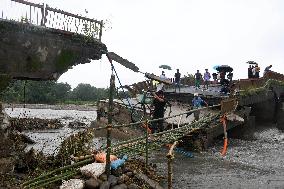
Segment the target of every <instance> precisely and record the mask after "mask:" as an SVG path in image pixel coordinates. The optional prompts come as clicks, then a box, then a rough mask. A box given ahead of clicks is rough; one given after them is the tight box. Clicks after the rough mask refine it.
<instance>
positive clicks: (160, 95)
mask: <svg viewBox="0 0 284 189" xmlns="http://www.w3.org/2000/svg"><path fill="white" fill-rule="evenodd" d="M153 96H154V100H153V106H154V111H153V119H159V118H164V114H165V106H166V104H169V105H170V103H169V102H168V101H167V100H166V99H165V96H164V92H163V91H162V90H160V91H158V92H157V93H153ZM163 122H164V121H163V120H159V121H155V122H152V126H151V127H150V128H151V129H152V132H153V133H156V132H161V131H163V130H164V126H163Z"/></svg>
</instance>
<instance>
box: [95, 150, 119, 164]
mask: <svg viewBox="0 0 284 189" xmlns="http://www.w3.org/2000/svg"><path fill="white" fill-rule="evenodd" d="M95 160H96V161H97V162H99V163H105V162H106V153H104V152H101V153H98V154H96V156H95ZM115 160H117V157H116V156H114V155H110V161H115Z"/></svg>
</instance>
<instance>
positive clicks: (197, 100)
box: [192, 93, 208, 121]
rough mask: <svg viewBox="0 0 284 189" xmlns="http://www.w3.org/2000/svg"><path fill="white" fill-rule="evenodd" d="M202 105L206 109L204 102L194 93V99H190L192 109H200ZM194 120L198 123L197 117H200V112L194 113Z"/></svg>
mask: <svg viewBox="0 0 284 189" xmlns="http://www.w3.org/2000/svg"><path fill="white" fill-rule="evenodd" d="M203 105H206V106H207V107H208V104H207V102H205V101H204V100H202V99H201V98H200V97H199V96H198V93H194V97H193V99H192V107H193V109H199V108H201V107H202V106H203ZM193 114H194V120H195V121H198V120H199V115H200V110H196V111H195V112H194V113H193Z"/></svg>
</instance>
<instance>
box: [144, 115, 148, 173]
mask: <svg viewBox="0 0 284 189" xmlns="http://www.w3.org/2000/svg"><path fill="white" fill-rule="evenodd" d="M148 122H149V121H148V120H146V122H145V126H146V127H145V132H146V134H145V135H146V144H145V145H146V148H145V149H146V157H145V159H146V162H145V164H146V165H145V166H146V168H147V167H148V160H149V139H148V137H149V131H148V124H149V123H148Z"/></svg>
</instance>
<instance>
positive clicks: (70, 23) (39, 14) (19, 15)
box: [0, 0, 103, 41]
mask: <svg viewBox="0 0 284 189" xmlns="http://www.w3.org/2000/svg"><path fill="white" fill-rule="evenodd" d="M0 11H1V12H0V17H1V18H2V19H7V20H14V21H18V22H22V23H28V24H33V25H38V26H43V27H48V28H53V29H59V30H63V31H67V32H73V33H78V34H83V35H86V36H88V37H93V38H95V39H98V40H99V41H101V37H102V29H103V21H98V20H95V19H91V18H87V17H83V16H81V15H76V14H72V13H69V12H65V11H63V10H60V9H56V8H52V7H50V6H48V5H47V4H36V3H32V2H28V1H24V0H1V6H0Z"/></svg>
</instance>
